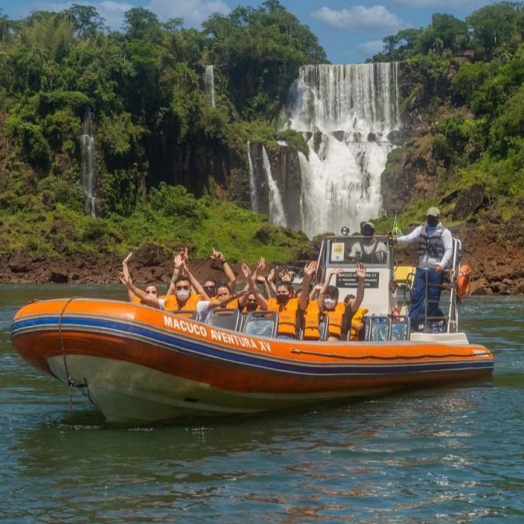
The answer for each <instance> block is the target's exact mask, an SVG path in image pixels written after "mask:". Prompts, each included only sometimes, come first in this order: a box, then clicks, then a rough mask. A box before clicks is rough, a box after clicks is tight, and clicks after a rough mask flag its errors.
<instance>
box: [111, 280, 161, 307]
mask: <svg viewBox="0 0 524 524" xmlns="http://www.w3.org/2000/svg"><path fill="white" fill-rule="evenodd" d="M118 278H119V279H120V282H122V284H124V286H126V288H127V290H128V293H129V292H130V291H131V292H132V293H133V294H134V295H136V296H137V297H138V298H139V299H140V300H141V301H142V303H144V304H147V305H148V306H151V307H154V308H157V309H162V307H161V304H160V301H159V300H158V298H157V297H156V296H155V295H150V294H149V293H146V292H145V291H144V290H143V289H140V288H138V287H136V286H135V285H134V284H133V281H132V280H131V278H130V276H129V275H127V276H125V275H124V273H123V272H122V273H119V274H118Z"/></svg>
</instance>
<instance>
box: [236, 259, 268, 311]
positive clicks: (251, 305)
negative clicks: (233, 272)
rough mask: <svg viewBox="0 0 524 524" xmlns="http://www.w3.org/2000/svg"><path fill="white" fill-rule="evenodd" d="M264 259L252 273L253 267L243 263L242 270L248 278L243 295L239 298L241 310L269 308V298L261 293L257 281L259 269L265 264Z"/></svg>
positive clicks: (246, 278)
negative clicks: (255, 278)
mask: <svg viewBox="0 0 524 524" xmlns="http://www.w3.org/2000/svg"><path fill="white" fill-rule="evenodd" d="M263 264H264V259H260V260H259V262H258V264H257V268H256V269H255V273H251V269H250V268H249V266H248V265H247V264H241V265H240V270H241V271H242V273H243V274H244V278H245V280H246V287H245V289H244V293H243V295H242V296H241V297H240V298H239V299H238V307H239V308H240V310H241V311H255V310H256V309H267V305H268V304H267V300H266V298H265V297H264V295H263V294H262V293H260V291H259V289H258V288H257V285H256V283H255V280H254V277H256V274H257V271H259V270H260V268H261V265H262V266H263ZM250 297H251V298H250Z"/></svg>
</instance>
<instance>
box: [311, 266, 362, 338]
mask: <svg viewBox="0 0 524 524" xmlns="http://www.w3.org/2000/svg"><path fill="white" fill-rule="evenodd" d="M344 271H347V269H342V268H333V269H331V270H330V271H329V273H328V274H327V275H326V280H325V281H324V285H323V286H322V289H321V290H320V294H319V297H318V307H319V310H320V313H321V314H326V315H328V317H329V336H328V341H337V340H343V339H345V338H346V337H347V329H348V327H347V326H348V325H349V326H350V325H351V321H350V320H349V323H348V316H349V317H351V316H353V314H354V313H355V312H356V311H357V310H358V308H359V307H360V304H362V300H363V299H364V279H365V276H366V266H365V265H364V264H358V265H357V269H356V274H357V295H356V297H355V298H354V299H350V300H349V301H348V303H347V304H346V303H345V302H339V300H338V298H339V291H338V288H337V287H336V286H330V285H329V282H330V281H331V277H332V276H333V275H338V274H340V273H342V272H344Z"/></svg>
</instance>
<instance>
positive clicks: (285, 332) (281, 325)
mask: <svg viewBox="0 0 524 524" xmlns="http://www.w3.org/2000/svg"><path fill="white" fill-rule="evenodd" d="M316 270H317V263H316V262H309V263H308V264H306V266H305V268H304V279H303V281H302V285H303V288H304V289H309V284H310V282H311V279H312V278H313V274H314V273H315V271H316ZM276 292H277V296H276V298H270V299H269V300H268V301H267V309H268V310H270V311H276V312H278V334H277V337H278V338H297V335H298V314H299V312H302V311H304V310H305V309H306V306H307V302H308V294H307V293H302V294H301V295H300V299H297V298H295V297H294V290H293V286H292V284H291V282H282V281H280V282H278V283H277V285H276Z"/></svg>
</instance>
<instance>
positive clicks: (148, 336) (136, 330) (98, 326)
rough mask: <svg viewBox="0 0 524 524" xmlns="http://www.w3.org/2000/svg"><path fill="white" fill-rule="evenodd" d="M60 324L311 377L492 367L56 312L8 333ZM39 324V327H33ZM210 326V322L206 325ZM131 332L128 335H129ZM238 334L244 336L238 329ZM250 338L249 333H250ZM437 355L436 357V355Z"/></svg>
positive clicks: (53, 327) (17, 323)
mask: <svg viewBox="0 0 524 524" xmlns="http://www.w3.org/2000/svg"><path fill="white" fill-rule="evenodd" d="M59 325H61V328H62V330H64V328H66V330H67V331H69V330H72V329H75V330H77V329H78V330H80V331H81V330H82V329H84V330H86V331H88V332H94V333H107V334H109V335H114V336H116V337H121V338H133V339H139V340H142V341H144V342H145V343H147V344H151V345H153V346H155V347H163V348H165V349H168V350H170V351H176V352H180V353H186V354H190V356H191V357H196V358H201V359H207V360H220V361H223V362H225V363H228V364H237V365H242V366H246V367H248V368H253V369H257V370H264V371H266V372H267V371H269V372H273V373H286V374H297V375H301V376H304V375H311V376H314V377H322V376H324V377H326V378H327V377H333V376H348V375H358V376H360V377H364V376H388V375H410V374H423V373H435V372H445V371H453V372H457V371H470V370H482V369H485V370H490V369H493V362H492V361H491V360H489V359H473V358H467V359H465V360H461V361H458V360H456V361H453V362H449V361H442V360H437V361H434V362H409V363H402V364H400V363H391V364H378V363H369V362H366V363H361V364H358V363H355V362H351V363H346V362H343V361H342V359H341V362H337V363H331V362H329V363H320V364H318V363H305V362H298V361H295V360H284V359H283V358H280V357H272V356H269V355H260V354H256V353H251V352H247V351H243V350H241V349H238V350H236V349H231V348H224V347H222V346H217V345H212V344H211V343H210V342H206V343H205V344H203V343H198V342H197V341H196V340H195V339H193V338H190V337H186V336H184V335H181V334H179V333H169V332H166V331H163V330H162V329H161V328H156V329H152V328H151V327H146V325H145V324H135V323H131V322H130V321H128V322H126V321H120V322H118V321H115V320H107V319H102V318H98V317H88V316H85V317H84V316H78V317H63V318H62V321H61V324H60V323H59V319H58V318H57V317H56V316H38V317H33V318H25V319H19V320H15V321H13V323H12V325H11V337H12V338H14V337H16V336H17V335H19V334H22V333H23V332H27V331H30V332H31V331H40V330H42V331H52V330H55V331H57V332H58V329H59ZM35 328H39V329H35ZM206 328H208V329H209V326H206ZM129 335H131V336H129ZM237 335H238V336H245V335H244V334H242V333H238V334H237ZM249 338H251V337H249ZM437 358H438V357H437Z"/></svg>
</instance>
